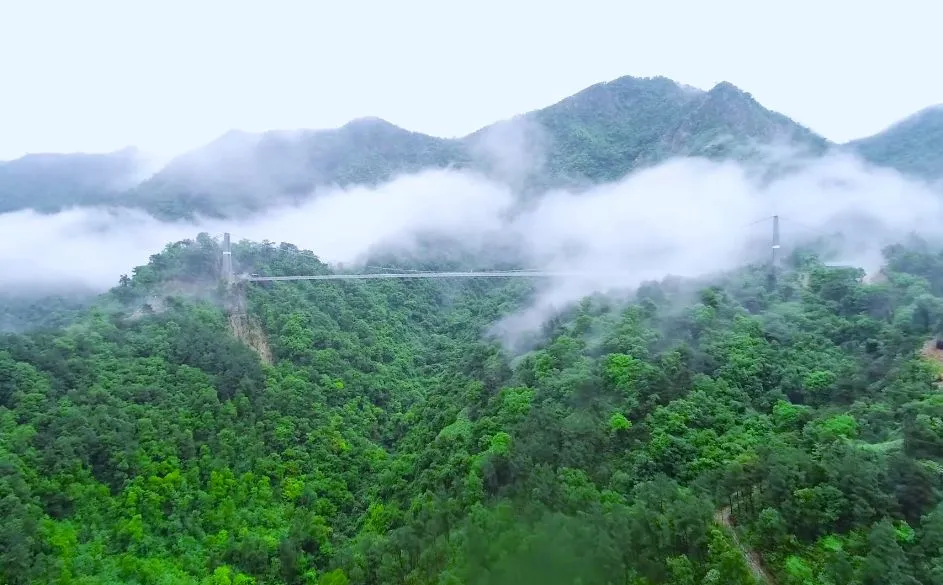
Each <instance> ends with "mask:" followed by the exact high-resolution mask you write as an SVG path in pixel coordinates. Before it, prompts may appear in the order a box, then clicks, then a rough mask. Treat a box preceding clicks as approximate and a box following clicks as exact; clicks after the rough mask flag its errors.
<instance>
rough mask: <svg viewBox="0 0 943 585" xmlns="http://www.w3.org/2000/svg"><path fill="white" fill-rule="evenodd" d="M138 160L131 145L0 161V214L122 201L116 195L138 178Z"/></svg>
mask: <svg viewBox="0 0 943 585" xmlns="http://www.w3.org/2000/svg"><path fill="white" fill-rule="evenodd" d="M143 164H144V161H143V158H142V156H141V154H140V153H139V152H138V151H137V150H136V149H133V148H126V149H124V150H119V151H116V152H112V153H108V154H83V153H77V154H27V155H26V156H23V157H21V158H18V159H15V160H12V161H9V162H0V213H5V212H8V211H16V210H19V209H35V210H37V211H41V212H54V211H59V210H61V209H63V208H66V207H72V206H77V205H79V206H87V205H102V204H115V203H121V199H120V195H121V194H122V193H124V192H126V191H127V190H128V188H129V187H131V186H133V185H134V184H136V183H137V182H139V181H140V180H141V172H142V169H143Z"/></svg>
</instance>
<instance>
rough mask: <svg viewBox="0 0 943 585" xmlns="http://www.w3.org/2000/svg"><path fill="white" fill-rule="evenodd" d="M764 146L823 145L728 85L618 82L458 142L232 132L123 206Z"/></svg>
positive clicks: (625, 165) (216, 203)
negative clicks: (438, 171) (428, 173)
mask: <svg viewBox="0 0 943 585" xmlns="http://www.w3.org/2000/svg"><path fill="white" fill-rule="evenodd" d="M772 144H789V145H792V146H799V147H803V148H807V149H811V150H813V151H816V152H821V151H822V150H824V149H825V148H826V147H827V145H828V142H827V141H826V140H825V139H824V138H822V137H820V136H817V135H816V134H814V133H813V132H811V131H809V130H808V129H806V128H804V127H802V126H800V125H798V124H796V123H795V122H793V121H792V120H790V119H789V118H787V117H785V116H783V115H781V114H777V113H775V112H772V111H770V110H767V109H766V108H764V107H763V106H761V105H760V104H759V103H757V102H756V101H755V100H754V99H753V98H752V97H750V95H749V94H747V93H745V92H743V91H741V90H739V89H737V88H736V87H734V86H733V85H731V84H730V83H721V84H719V85H717V86H716V87H714V88H713V89H711V90H710V91H708V92H703V91H700V90H697V89H694V88H690V87H685V86H682V85H680V84H678V83H676V82H674V81H672V80H670V79H667V78H664V77H654V78H635V77H628V76H627V77H622V78H619V79H616V80H614V81H611V82H607V83H599V84H596V85H594V86H591V87H589V88H587V89H585V90H583V91H581V92H579V93H577V94H575V95H573V96H570V97H568V98H566V99H564V100H562V101H560V102H558V103H556V104H553V105H551V106H549V107H546V108H543V109H541V110H536V111H533V112H529V113H526V114H522V115H520V116H517V117H516V118H513V119H511V120H504V121H501V122H498V123H496V124H493V125H491V126H488V127H485V128H482V129H481V130H478V131H477V132H474V133H472V134H470V135H468V136H466V137H464V138H460V139H444V138H436V137H433V136H428V135H425V134H421V133H417V132H409V131H407V130H404V129H402V128H399V127H397V126H395V125H393V124H390V123H389V122H386V121H384V120H380V119H376V118H369V119H362V120H355V121H353V122H351V123H349V124H347V125H345V126H343V127H341V128H338V129H333V130H317V131H313V130H299V131H287V132H286V131H282V132H266V133H262V134H248V133H241V132H230V133H228V134H226V135H224V136H222V137H220V138H219V139H218V140H216V141H214V142H212V143H210V144H208V145H207V146H205V147H203V148H200V149H197V150H195V151H193V152H190V153H187V154H185V155H183V156H181V157H179V158H177V159H175V160H174V161H172V162H171V163H170V164H169V165H167V167H166V168H164V169H163V170H162V171H161V172H159V173H158V174H156V175H155V176H154V177H153V178H152V179H150V180H149V181H147V182H145V183H144V184H142V185H141V186H140V187H139V188H138V189H136V190H135V191H134V192H133V193H132V194H130V195H129V196H128V200H130V201H134V202H135V204H136V205H141V206H144V207H146V208H147V209H149V210H150V211H152V212H154V213H157V214H159V215H165V216H171V217H177V216H180V215H190V214H193V213H200V214H204V215H216V216H219V215H242V214H247V213H252V212H254V211H258V210H260V209H263V208H265V207H267V206H270V205H274V204H277V203H284V202H296V201H299V200H301V199H303V198H306V197H308V196H310V195H311V194H312V193H313V192H316V191H317V190H318V189H319V188H321V187H328V186H332V185H338V186H347V185H352V184H366V185H372V184H376V183H379V182H382V181H386V180H388V179H390V178H391V177H393V176H395V175H397V174H401V173H410V172H415V171H418V170H420V169H424V168H443V167H448V166H452V167H457V168H474V169H477V170H481V171H483V172H485V173H487V174H489V175H492V176H495V177H496V178H498V179H501V180H506V181H509V182H511V183H513V184H514V185H515V186H516V187H519V188H522V189H525V190H526V189H545V188H547V187H556V186H566V185H571V186H572V185H581V184H586V183H592V182H598V181H611V180H615V179H618V178H620V177H622V176H624V175H625V174H626V173H629V172H631V171H633V170H635V169H637V168H640V167H642V166H645V165H651V164H656V163H658V162H660V161H663V160H665V159H667V158H670V157H672V156H679V155H683V156H707V157H711V158H727V157H737V158H741V159H742V158H749V157H750V156H752V154H754V153H755V152H756V151H757V149H758V148H759V147H762V146H764V145H772Z"/></svg>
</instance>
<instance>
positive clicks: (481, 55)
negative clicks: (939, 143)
mask: <svg viewBox="0 0 943 585" xmlns="http://www.w3.org/2000/svg"><path fill="white" fill-rule="evenodd" d="M941 21H943V3H941V2H937V1H935V0H924V1H915V0H896V1H895V2H883V1H879V0H863V1H862V0H859V1H851V0H814V1H813V0H791V1H788V2H786V1H783V2H776V3H774V2H764V1H757V0H742V1H737V0H712V1H710V2H704V1H700V0H690V1H678V0H657V1H656V0H647V1H644V2H641V1H640V2H635V1H628V0H625V1H621V2H620V1H617V0H611V1H609V2H603V1H599V0H580V1H579V2H563V1H562V0H543V1H536V0H517V1H514V0H503V1H497V0H474V1H469V2H449V1H447V0H438V1H434V0H392V1H381V0H377V1H374V2H367V1H357V0H330V1H320V2H319V1H315V0H309V1H307V2H302V1H300V0H299V1H295V2H291V1H287V0H284V1H278V0H266V1H258V2H248V1H242V2H240V1H234V0H230V1H228V2H227V1H218V0H190V1H186V2H185V1H180V0H160V1H152V2H143V1H134V0H123V1H118V0H114V1H108V0H81V1H68V0H60V1H58V2H56V1H50V0H0V160H2V159H9V158H14V157H17V156H20V155H22V154H23V153H25V152H73V151H84V152H105V151H111V150H115V149H118V148H121V147H123V146H126V145H136V146H138V147H140V148H142V149H143V150H145V151H147V152H151V153H154V154H157V155H160V156H169V155H172V154H176V153H179V152H182V151H184V150H187V149H190V148H194V147H196V146H198V145H200V144H202V143H205V142H208V141H209V140H212V139H213V138H215V137H216V136H218V135H220V134H222V133H223V132H225V131H226V130H229V129H232V128H239V129H243V130H249V131H262V130H267V129H275V128H325V127H334V126H339V125H341V124H343V123H345V122H347V121H348V120H350V119H353V118H357V117H362V116H379V117H382V118H384V119H386V120H389V121H390V122H393V123H395V124H397V125H399V126H402V127H404V128H407V129H410V130H416V131H422V132H426V133H429V134H434V135H438V136H456V135H463V134H466V133H469V132H471V131H473V130H476V129H477V128H479V127H481V126H484V125H486V124H488V123H491V122H493V121H496V120H499V119H503V118H507V117H510V116H513V115H514V114H517V113H520V112H524V111H528V110H532V109H536V108H540V107H543V106H546V105H549V104H551V103H553V102H555V101H558V100H560V99H562V98H563V97H566V96H567V95H570V94H572V93H575V92H577V91H579V90H580V89H583V88H584V87H586V86H589V85H592V84H593V83H597V82H600V81H607V80H611V79H615V78H617V77H620V76H622V75H635V76H651V75H664V76H667V77H670V78H672V79H675V80H676V81H679V82H682V83H686V84H689V85H693V86H695V87H700V88H702V89H709V88H710V87H711V86H713V85H714V84H715V83H717V82H719V81H723V80H726V81H730V82H731V83H734V84H735V85H737V86H739V87H740V88H742V89H744V90H746V91H749V92H750V93H752V94H753V96H754V97H755V98H756V99H757V100H759V101H760V102H761V103H762V104H764V105H765V106H766V107H769V108H771V109H774V110H777V111H780V112H782V113H784V114H786V115H788V116H790V117H792V118H793V119H795V120H797V121H799V122H800V123H802V124H805V125H807V126H809V127H811V128H812V129H813V130H815V131H817V132H819V133H821V134H823V135H825V136H826V137H828V138H830V139H832V140H835V141H845V140H848V139H852V138H856V137H859V136H864V135H868V134H871V133H874V132H876V131H879V130H881V129H882V128H884V127H886V126H887V125H888V124H890V123H892V122H894V121H896V120H898V119H899V118H902V117H904V116H907V115H909V114H911V113H913V112H915V111H917V110H919V109H922V108H924V107H926V106H928V105H932V104H936V103H941V102H943V75H940V73H939V71H940V69H941V65H940V63H939V58H940V55H941V54H943V41H941V37H940V33H939V23H940V22H941Z"/></svg>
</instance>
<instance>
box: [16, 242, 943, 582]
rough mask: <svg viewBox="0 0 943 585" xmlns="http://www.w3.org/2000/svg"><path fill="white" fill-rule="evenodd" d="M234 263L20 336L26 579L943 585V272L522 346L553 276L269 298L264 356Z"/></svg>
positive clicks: (847, 277) (553, 325)
mask: <svg viewBox="0 0 943 585" xmlns="http://www.w3.org/2000/svg"><path fill="white" fill-rule="evenodd" d="M218 257H219V248H218V244H217V243H216V242H215V241H213V240H211V239H210V238H208V237H206V236H201V237H200V238H198V239H197V240H195V241H192V242H181V243H177V244H174V245H171V246H168V247H167V249H166V250H165V251H164V252H162V253H161V254H159V255H156V256H154V257H152V259H151V262H150V263H149V264H148V265H147V266H143V267H140V268H138V269H136V270H135V272H134V274H133V275H132V277H131V278H130V279H122V283H121V284H120V285H119V286H118V287H116V288H115V289H113V290H112V291H111V292H110V293H109V295H107V296H106V297H104V298H103V299H102V300H101V301H100V306H99V308H97V309H93V310H90V311H87V312H85V313H84V314H82V315H81V316H79V317H78V318H77V319H75V320H74V321H73V322H72V324H71V325H68V326H66V327H64V328H60V329H56V330H47V331H42V332H35V333H30V334H25V335H7V336H4V337H2V338H0V515H2V517H3V518H4V522H3V523H2V525H0V581H2V582H5V583H10V584H11V585H19V584H22V583H33V582H43V583H142V584H143V583H155V582H160V583H168V584H170V583H180V584H184V583H187V584H189V583H206V584H226V583H240V584H248V583H286V584H300V583H318V584H339V583H364V584H371V585H373V584H376V585H379V584H381V583H382V584H387V583H415V584H420V583H430V584H431V583H453V584H459V583H467V584H486V583H487V584H497V583H501V584H505V583H506V584H510V583H548V584H554V583H559V584H561V585H562V584H572V583H576V582H579V583H585V584H587V585H589V584H600V585H601V584H606V583H629V584H637V585H642V584H655V583H666V584H672V585H690V584H695V583H730V584H736V583H755V582H756V580H755V579H756V577H755V576H754V573H752V572H751V570H750V568H749V566H748V564H747V562H746V560H745V557H744V555H743V551H742V550H741V549H740V548H739V546H738V543H739V544H740V545H742V546H744V547H749V548H751V549H754V550H756V551H757V554H759V555H760V556H761V559H762V563H763V566H764V569H765V570H766V571H767V572H768V573H770V574H771V575H773V577H774V578H775V579H776V582H778V583H785V584H798V583H824V584H832V583H833V584H836V585H837V584H851V583H861V584H872V583H874V584H876V583H882V584H886V585H898V584H905V583H908V584H909V583H918V582H919V583H939V582H943V505H941V493H940V488H941V483H940V480H941V473H943V429H941V423H940V420H941V417H943V402H941V396H943V394H941V393H940V389H939V384H940V373H941V369H940V364H939V363H938V362H936V361H935V360H934V359H932V358H927V357H924V356H923V355H922V354H921V351H922V350H923V348H924V345H925V342H926V341H927V340H928V339H931V338H932V336H933V335H934V334H939V333H941V331H943V253H941V251H939V250H935V249H930V248H929V247H928V246H926V245H924V244H920V243H919V242H915V243H911V244H909V245H908V246H906V247H905V246H896V247H892V248H889V249H888V250H887V252H886V257H887V266H886V268H885V270H884V278H883V279H882V280H881V281H880V282H871V283H865V282H864V281H863V278H862V272H861V271H860V270H857V269H854V268H849V267H829V266H826V265H825V264H823V263H822V262H821V261H819V260H817V259H816V257H815V256H814V255H811V254H809V253H808V252H801V251H797V252H796V253H794V254H793V255H792V256H791V257H790V258H789V259H788V261H787V265H788V266H787V267H786V269H785V270H783V271H782V272H781V273H780V277H779V279H778V280H776V281H771V280H770V278H769V274H768V271H767V270H766V269H765V268H763V267H745V268H743V269H740V270H737V271H734V272H731V273H729V274H726V275H723V276H721V277H717V278H716V279H714V280H713V281H712V283H704V282H701V283H694V282H688V281H682V280H677V279H666V280H664V281H662V282H652V283H647V284H645V285H644V286H642V287H641V288H640V289H639V291H638V293H637V294H636V295H634V296H633V297H632V298H631V299H628V298H623V299H619V298H604V297H593V298H587V299H585V300H584V301H583V302H581V303H580V304H579V305H578V306H576V307H573V308H572V309H570V310H568V311H567V312H565V313H563V314H560V315H558V316H557V317H556V318H554V319H552V320H551V321H550V322H548V323H547V324H546V326H545V328H544V330H543V338H542V341H541V342H540V344H539V345H538V347H536V348H534V350H533V351H531V352H528V353H526V354H523V355H514V354H511V353H510V352H509V351H508V350H507V349H505V348H504V347H503V346H502V345H501V344H500V343H499V342H497V341H496V340H492V339H489V338H488V336H487V335H486V332H487V331H488V329H489V327H490V325H491V324H492V323H494V322H495V320H497V319H498V318H500V317H501V316H503V315H507V314H509V313H511V312H513V311H515V310H517V309H519V308H521V307H523V306H526V304H527V303H528V300H529V299H530V298H531V296H532V294H533V292H534V289H533V286H534V284H533V283H530V282H528V281H523V280H513V281H508V282H501V281H500V280H498V279H485V280H484V281H463V282H453V283H449V282H447V281H444V282H439V281H429V280H425V281H424V280H418V281H413V282H409V281H376V282H289V283H272V284H253V285H250V286H249V287H248V288H247V289H245V290H244V291H242V294H243V295H244V297H242V298H243V300H244V305H243V306H244V308H245V310H246V314H245V315H246V316H245V322H244V323H245V327H243V328H241V329H240V331H241V332H242V334H243V339H244V340H245V339H246V337H247V335H246V332H247V331H248V332H250V334H251V336H252V340H251V341H252V343H250V344H247V343H245V342H244V341H242V340H239V339H237V338H235V337H233V336H232V334H231V331H232V328H231V327H232V326H231V319H232V317H228V316H227V313H226V311H225V310H223V309H222V308H221V307H222V306H225V304H226V303H233V299H232V298H230V297H228V296H227V294H226V292H225V290H224V289H220V288H214V286H215V282H214V281H212V280H206V275H207V274H212V273H213V271H214V270H215V267H216V265H217V263H218ZM235 257H236V261H237V263H238V264H239V265H240V266H241V267H244V268H245V269H246V270H251V271H254V272H258V273H262V274H287V273H318V272H326V271H328V268H327V267H326V266H325V265H323V264H322V263H321V262H320V261H319V260H318V259H317V258H315V257H314V256H313V255H311V254H310V253H305V252H303V251H300V250H297V249H296V248H294V247H292V246H289V245H285V244H283V245H281V246H279V247H275V246H273V245H269V244H254V243H250V242H242V243H240V244H239V245H237V246H236V249H235ZM169 285H173V288H174V289H176V290H181V289H183V288H186V287H187V286H189V287H190V288H191V290H202V291H203V295H204V296H203V297H202V300H199V299H196V298H194V297H192V296H191V297H189V298H181V297H174V298H166V299H165V298H162V294H161V293H160V290H161V288H162V287H166V286H169ZM200 286H202V287H203V288H202V289H200V288H199V287H200ZM142 303H146V305H142ZM231 306H234V307H236V308H238V307H239V303H235V304H234V305H231ZM236 314H237V316H238V310H237V312H236ZM262 345H264V346H265V348H266V349H267V353H266V352H262V351H259V349H260V347H261V346H262ZM253 348H254V349H253ZM931 349H932V348H931ZM927 352H928V353H932V351H930V350H927ZM260 355H261V356H262V357H260ZM263 358H264V359H263ZM728 512H729V515H728ZM728 517H729V518H731V519H732V523H733V525H734V527H735V528H734V529H735V530H736V531H737V532H738V534H737V537H736V538H735V537H734V534H733V533H732V532H730V529H729V528H727V527H725V526H724V524H723V522H721V521H720V520H723V519H724V518H728Z"/></svg>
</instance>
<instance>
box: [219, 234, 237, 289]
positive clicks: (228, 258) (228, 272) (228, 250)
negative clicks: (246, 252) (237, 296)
mask: <svg viewBox="0 0 943 585" xmlns="http://www.w3.org/2000/svg"><path fill="white" fill-rule="evenodd" d="M222 273H223V274H222V276H223V281H224V282H225V283H226V286H227V287H229V288H232V285H234V284H235V283H236V276H235V275H234V274H233V271H232V243H231V241H230V239H229V232H226V233H224V234H223V266H222Z"/></svg>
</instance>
